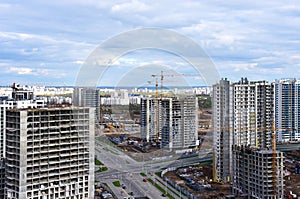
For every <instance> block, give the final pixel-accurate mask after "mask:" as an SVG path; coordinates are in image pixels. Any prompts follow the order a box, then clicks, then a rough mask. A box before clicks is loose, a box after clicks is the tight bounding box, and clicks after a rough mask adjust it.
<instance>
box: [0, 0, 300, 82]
mask: <svg viewBox="0 0 300 199" xmlns="http://www.w3.org/2000/svg"><path fill="white" fill-rule="evenodd" d="M139 28H161V29H168V30H172V31H175V32H177V33H179V34H182V35H184V36H185V37H187V38H190V39H192V40H193V41H194V42H196V43H197V44H198V45H199V46H200V47H201V48H202V49H203V50H204V51H205V52H206V54H207V55H208V56H209V57H210V59H211V60H212V61H213V63H214V65H215V67H216V69H217V71H218V73H219V76H220V77H226V78H228V79H230V80H232V81H237V80H238V79H240V78H241V77H248V79H250V80H268V81H274V80H275V79H281V78H290V77H292V78H299V74H300V2H299V1H298V0H294V1H288V0H287V1H279V0H274V1H259V0H252V1H248V2H247V3H246V2H245V1H240V0H227V1H219V0H201V1H200V0H194V1H193V0H189V1H188V0H187V1H174V0H165V1H156V0H152V1H142V0H131V1H125V0H122V1H113V0H112V1H111V0H101V1H99V0H59V1H57V0H52V1H38V0H28V1H20V0H19V1H14V0H2V1H1V2H0V69H1V72H0V85H3V86H5V85H10V84H12V83H13V82H17V83H20V84H27V85H68V86H73V85H75V82H76V78H77V75H78V73H79V70H80V68H81V67H82V64H83V63H85V61H86V60H87V58H88V57H89V55H90V54H91V53H92V52H93V51H94V50H95V49H96V48H97V46H99V45H101V43H103V42H105V41H107V40H109V39H110V38H113V37H115V36H116V35H119V34H122V33H124V32H127V31H131V30H135V29H139ZM120 67H122V69H120ZM170 68H172V70H170V71H171V72H173V71H176V72H177V73H193V71H192V70H189V68H192V67H191V66H190V63H188V62H187V61H186V60H184V59H182V58H181V57H180V56H177V55H174V54H172V53H168V52H165V51H162V50H159V49H138V50H135V51H132V52H129V53H127V54H124V55H123V56H121V57H119V58H118V60H115V62H114V63H113V64H112V66H111V67H110V69H109V70H108V71H107V73H106V74H105V75H104V76H102V77H101V78H102V79H100V80H99V82H98V84H99V85H100V86H111V85H119V84H120V82H122V81H123V80H122V77H124V76H128V77H130V83H131V84H132V85H135V86H141V85H145V84H147V83H148V84H153V81H155V80H154V79H153V78H151V74H153V73H154V74H159V73H160V70H164V71H166V73H168V71H167V70H168V69H170ZM183 69H185V70H183ZM148 70H149V73H147V75H148V76H149V78H148V76H147V77H146V76H143V77H141V76H139V75H138V72H139V71H144V72H145V71H148ZM132 71H134V73H133V74H134V77H133V76H132V75H128V73H132ZM124 74H125V75H124ZM138 78H143V80H142V81H138V83H137V82H136V83H135V82H134V79H138ZM121 80H122V81H121ZM198 80H199V78H197V77H189V78H188V79H187V80H186V81H189V84H192V85H201V84H202V82H201V81H198ZM168 81H169V82H172V81H173V82H176V81H178V82H180V81H179V80H176V79H175V78H170V79H169V80H166V82H168ZM127 82H129V79H128V81H127ZM170 84H171V83H170Z"/></svg>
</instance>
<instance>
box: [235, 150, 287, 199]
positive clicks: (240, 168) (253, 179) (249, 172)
mask: <svg viewBox="0 0 300 199" xmlns="http://www.w3.org/2000/svg"><path fill="white" fill-rule="evenodd" d="M233 154H234V158H233V160H234V164H233V165H234V169H233V171H234V174H233V176H234V178H233V180H232V185H233V193H234V194H236V195H239V196H243V198H247V199H253V198H258V199H265V198H269V199H283V198H284V183H283V182H284V179H283V160H284V157H283V153H282V152H279V151H276V155H275V158H276V160H275V165H276V166H275V167H274V166H273V158H274V157H273V151H272V150H269V149H258V148H255V147H247V146H234V147H233ZM274 170H275V173H276V174H275V176H274Z"/></svg>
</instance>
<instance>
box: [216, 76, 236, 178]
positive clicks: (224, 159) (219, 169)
mask: <svg viewBox="0 0 300 199" xmlns="http://www.w3.org/2000/svg"><path fill="white" fill-rule="evenodd" d="M232 97H233V87H232V86H231V82H230V81H228V80H227V79H222V80H220V81H219V83H218V84H215V85H214V86H213V105H212V108H213V113H214V114H213V118H212V124H213V125H212V126H213V132H214V134H213V144H214V147H213V150H214V157H213V158H214V160H213V162H214V168H215V170H214V178H215V179H214V180H215V181H223V182H229V181H230V180H231V177H232V147H231V146H232V144H233V124H234V121H233V106H232V103H233V101H232Z"/></svg>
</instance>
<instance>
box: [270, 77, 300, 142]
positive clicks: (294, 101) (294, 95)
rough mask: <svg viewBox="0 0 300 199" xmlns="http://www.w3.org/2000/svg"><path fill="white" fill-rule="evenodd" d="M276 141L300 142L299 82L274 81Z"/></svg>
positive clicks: (290, 80)
mask: <svg viewBox="0 0 300 199" xmlns="http://www.w3.org/2000/svg"><path fill="white" fill-rule="evenodd" d="M275 89H276V97H275V100H276V102H275V103H276V106H275V107H276V108H275V118H276V131H277V141H279V142H288V141H300V129H299V127H300V80H296V79H282V80H276V84H275Z"/></svg>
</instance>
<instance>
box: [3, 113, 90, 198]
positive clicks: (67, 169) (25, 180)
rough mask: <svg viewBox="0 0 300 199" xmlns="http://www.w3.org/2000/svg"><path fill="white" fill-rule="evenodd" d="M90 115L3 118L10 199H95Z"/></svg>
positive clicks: (73, 114) (69, 114)
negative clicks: (4, 119) (4, 121)
mask: <svg viewBox="0 0 300 199" xmlns="http://www.w3.org/2000/svg"><path fill="white" fill-rule="evenodd" d="M94 128H95V124H94V110H93V109H92V108H91V109H90V108H77V107H72V108H71V107H68V108H41V109H12V110H7V112H6V149H7V150H6V162H5V165H6V169H5V173H6V183H5V197H6V198H8V199H25V198H26V199H41V198H42V199H57V198H61V199H71V198H74V199H75V198H88V199H92V198H94Z"/></svg>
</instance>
